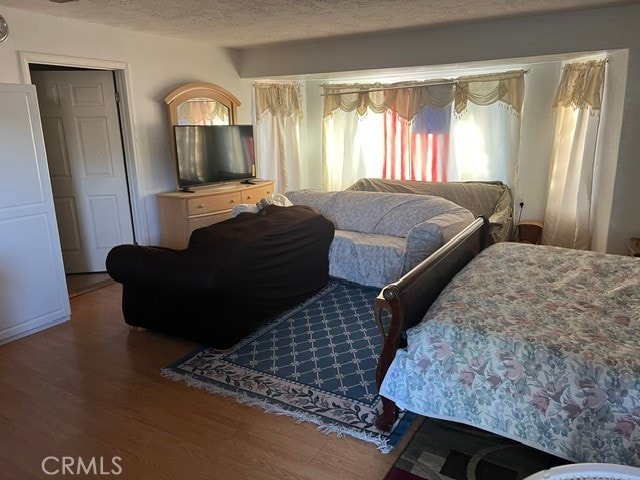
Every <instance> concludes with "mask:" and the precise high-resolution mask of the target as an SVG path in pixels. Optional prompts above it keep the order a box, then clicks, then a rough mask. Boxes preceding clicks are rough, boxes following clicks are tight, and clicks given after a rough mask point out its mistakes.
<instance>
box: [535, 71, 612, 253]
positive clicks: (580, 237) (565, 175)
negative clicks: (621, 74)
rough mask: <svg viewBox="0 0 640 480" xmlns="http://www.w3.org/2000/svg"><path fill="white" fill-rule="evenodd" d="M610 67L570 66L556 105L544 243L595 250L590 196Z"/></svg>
mask: <svg viewBox="0 0 640 480" xmlns="http://www.w3.org/2000/svg"><path fill="white" fill-rule="evenodd" d="M604 66H605V62H604V61H601V62H587V63H580V64H571V65H567V66H565V67H564V69H563V76H562V79H561V81H560V85H559V87H558V93H557V95H556V100H555V102H554V104H555V107H556V124H555V130H554V140H553V149H552V154H551V155H552V156H551V170H550V173H549V190H548V194H547V207H546V211H545V217H544V228H543V230H542V243H543V244H545V245H556V246H560V247H568V248H576V249H583V250H587V249H589V248H590V246H591V228H590V224H591V193H592V187H593V169H594V163H595V153H596V143H597V136H598V126H599V121H600V112H599V109H600V105H601V91H602V88H603V84H604Z"/></svg>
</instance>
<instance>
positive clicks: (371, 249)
mask: <svg viewBox="0 0 640 480" xmlns="http://www.w3.org/2000/svg"><path fill="white" fill-rule="evenodd" d="M404 249H405V239H404V238H400V237H393V236H390V235H378V234H370V233H361V232H353V231H349V230H336V232H335V236H334V238H333V242H332V243H331V247H330V248H329V275H331V276H333V277H338V278H342V279H345V280H349V281H351V282H355V283H358V284H360V285H368V286H370V287H378V288H382V287H384V286H385V285H387V284H389V283H391V282H393V281H395V280H397V279H398V278H400V276H401V275H402V269H403V266H404Z"/></svg>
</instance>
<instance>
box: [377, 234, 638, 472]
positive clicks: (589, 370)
mask: <svg viewBox="0 0 640 480" xmlns="http://www.w3.org/2000/svg"><path fill="white" fill-rule="evenodd" d="M407 335H408V338H407V340H408V346H407V348H406V349H401V350H398V352H397V354H396V357H395V360H394V361H393V364H392V365H391V368H390V369H389V372H388V373H387V375H386V378H385V380H384V383H383V385H382V388H381V394H382V395H384V396H385V397H388V398H390V399H392V400H394V401H395V402H396V403H397V405H398V406H399V407H400V408H405V409H408V410H410V411H413V412H416V413H419V414H422V415H425V416H430V417H436V418H444V419H451V420H454V421H459V422H463V423H467V424H470V425H473V426H476V427H479V428H482V429H485V430H489V431H491V432H494V433H497V434H500V435H503V436H505V437H509V438H513V439H516V440H519V441H521V442H522V443H525V444H527V445H530V446H533V447H535V448H539V449H541V450H545V451H548V452H551V453H553V454H555V455H558V456H562V457H565V458H567V459H570V460H573V461H578V462H611V463H620V464H628V465H635V466H640V259H637V258H632V257H624V256H617V255H604V254H598V253H593V252H584V251H574V250H566V249H561V248H556V247H542V246H536V245H525V244H517V243H500V244H496V245H494V246H492V247H489V248H488V249H486V250H485V251H483V252H482V253H481V254H480V255H479V256H478V257H476V259H474V261H472V262H471V263H470V264H469V265H467V266H466V267H465V268H464V269H463V271H462V272H460V273H459V274H458V275H457V276H456V277H455V278H454V279H453V281H452V282H451V283H450V284H449V285H448V286H447V288H446V289H445V291H444V292H443V293H442V294H441V295H440V297H439V298H438V300H437V301H436V302H435V303H434V305H433V306H432V307H431V309H430V310H429V312H428V313H427V315H426V317H425V318H424V319H423V321H422V322H421V323H420V324H419V325H417V326H416V327H414V328H412V329H410V330H409V331H408V333H407Z"/></svg>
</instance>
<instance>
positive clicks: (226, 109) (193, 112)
mask: <svg viewBox="0 0 640 480" xmlns="http://www.w3.org/2000/svg"><path fill="white" fill-rule="evenodd" d="M164 102H165V103H166V104H167V109H168V113H169V126H170V127H171V129H172V130H173V126H174V125H234V124H235V123H236V117H237V109H238V106H240V100H238V99H237V98H236V97H234V96H233V95H232V94H230V93H229V92H227V91H226V90H225V89H224V88H221V87H219V86H218V85H214V84H213V83H204V82H195V83H188V84H186V85H183V86H181V87H179V88H176V89H175V90H174V91H173V92H171V93H170V94H169V95H167V96H166V98H165V99H164ZM172 133H173V132H172Z"/></svg>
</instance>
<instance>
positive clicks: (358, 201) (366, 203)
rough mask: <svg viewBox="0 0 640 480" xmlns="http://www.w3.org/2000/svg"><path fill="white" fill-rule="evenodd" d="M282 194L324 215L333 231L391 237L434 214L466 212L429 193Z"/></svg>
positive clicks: (294, 192) (310, 191)
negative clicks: (333, 228)
mask: <svg viewBox="0 0 640 480" xmlns="http://www.w3.org/2000/svg"><path fill="white" fill-rule="evenodd" d="M286 195H287V197H288V198H289V199H290V200H291V201H292V202H293V203H294V204H299V205H308V206H310V207H311V208H313V209H314V210H316V211H318V212H319V213H321V214H322V215H324V216H325V217H327V218H328V219H329V220H331V221H332V222H333V223H334V225H335V227H336V230H351V231H354V232H361V233H375V234H380V235H393V236H394V237H406V236H407V235H408V234H409V231H410V230H411V229H412V228H413V226H414V225H416V224H418V223H422V222H424V221H426V220H428V219H430V218H432V217H435V216H437V215H441V214H444V213H461V214H462V213H465V214H468V212H467V210H465V209H464V208H462V207H460V206H459V205H456V204H455V203H453V202H450V201H449V200H445V199H444V198H440V197H433V196H430V195H398V194H394V193H382V192H352V191H342V192H319V191H315V190H298V191H293V192H287V194H286Z"/></svg>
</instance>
